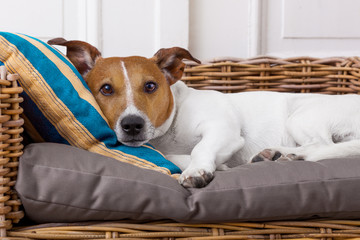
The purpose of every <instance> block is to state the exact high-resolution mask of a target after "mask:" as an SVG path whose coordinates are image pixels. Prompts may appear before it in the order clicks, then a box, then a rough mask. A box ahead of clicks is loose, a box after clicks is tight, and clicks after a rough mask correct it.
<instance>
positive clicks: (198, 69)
mask: <svg viewBox="0 0 360 240" xmlns="http://www.w3.org/2000/svg"><path fill="white" fill-rule="evenodd" d="M15 80H16V75H9V76H8V77H7V80H5V79H2V80H0V86H1V95H0V96H1V98H0V101H1V102H0V106H1V116H0V119H1V121H0V124H1V126H0V129H1V134H0V139H1V143H0V146H1V149H2V150H1V153H2V154H0V168H1V184H2V186H1V193H0V194H1V196H0V199H1V201H0V204H1V205H0V236H1V237H7V239H116V238H120V239H329V240H330V239H356V238H360V221H354V220H351V221H350V220H326V221H325V220H316V221H314V220H311V221H286V222H285V221H276V222H235V223H219V224H184V223H177V222H172V221H160V222H142V223H139V222H130V221H118V222H96V223H94V222H91V223H74V224H45V225H37V226H21V224H20V225H19V224H18V223H19V222H20V223H21V219H22V218H23V217H24V213H23V211H22V210H21V209H22V208H21V202H20V200H19V199H18V197H17V195H16V192H15V191H14V189H13V187H14V185H15V182H16V176H17V166H18V158H19V157H20V156H21V154H22V149H23V145H22V138H21V133H22V131H23V128H22V124H23V120H22V119H21V117H20V116H21V115H20V114H21V112H22V109H21V107H20V106H19V103H20V102H21V101H22V99H21V97H19V94H20V93H21V91H22V89H21V88H20V87H18V86H17V85H16V81H15ZM183 81H185V82H186V83H187V84H188V85H189V86H191V87H194V88H197V89H212V90H217V91H222V92H225V93H231V92H242V91H279V92H296V93H323V94H347V93H355V94H358V93H360V58H357V57H353V58H342V57H336V58H323V59H319V58H311V57H297V58H288V59H278V58H273V57H258V58H252V59H235V58H222V59H215V60H213V61H210V62H208V63H205V64H202V65H188V67H187V68H186V70H185V74H184V76H183Z"/></svg>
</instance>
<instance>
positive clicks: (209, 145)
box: [49, 38, 360, 187]
mask: <svg viewBox="0 0 360 240" xmlns="http://www.w3.org/2000/svg"><path fill="white" fill-rule="evenodd" d="M49 44H56V45H62V46H66V47H67V56H68V58H69V59H70V60H71V61H72V63H73V64H74V65H75V67H76V68H77V69H78V70H79V72H80V73H81V75H82V76H83V77H84V79H85V81H86V83H87V84H88V86H89V88H90V89H91V92H92V94H93V95H94V96H95V99H96V100H97V102H98V104H99V105H100V108H101V109H102V111H103V113H104V114H105V116H106V117H107V118H108V121H109V123H110V127H111V128H112V129H114V131H115V133H116V136H117V138H118V141H119V142H121V143H123V144H125V145H128V146H133V147H137V146H141V145H142V144H144V143H147V142H150V143H151V144H152V145H154V146H155V147H156V148H157V149H158V150H160V151H161V152H163V153H164V154H165V155H166V156H167V158H168V159H169V160H170V161H172V162H173V163H174V164H176V165H177V166H179V167H180V168H181V169H182V170H183V173H182V174H181V176H180V177H179V182H180V184H182V185H183V186H184V187H204V186H206V185H207V184H208V183H209V182H210V181H211V180H212V178H213V174H214V171H215V170H216V169H218V170H225V169H227V168H228V165H230V166H235V165H239V164H244V163H249V162H258V161H282V160H308V161H317V160H320V159H325V158H341V157H347V156H352V155H360V111H358V108H359V106H360V96H358V95H342V96H339V95H334V96H330V95H320V94H291V93H275V92H247V93H235V94H222V93H220V92H216V91H206V90H201V91H200V90H195V89H193V88H189V87H187V86H186V85H185V84H184V83H183V82H181V81H178V80H179V79H180V78H181V76H182V74H183V71H184V66H185V64H184V63H183V62H182V59H188V60H192V61H195V62H197V63H200V62H199V60H197V59H195V58H194V57H192V56H191V54H190V53H189V52H188V51H187V50H185V49H182V48H178V47H174V48H169V49H160V50H159V51H158V52H157V53H156V54H155V55H154V56H153V57H152V58H149V59H147V58H144V57H138V56H133V57H124V58H120V57H111V58H102V57H101V53H100V52H99V51H98V50H97V49H96V48H95V47H93V46H91V45H90V44H88V43H85V42H81V41H66V40H65V39H63V38H56V39H53V40H50V41H49Z"/></svg>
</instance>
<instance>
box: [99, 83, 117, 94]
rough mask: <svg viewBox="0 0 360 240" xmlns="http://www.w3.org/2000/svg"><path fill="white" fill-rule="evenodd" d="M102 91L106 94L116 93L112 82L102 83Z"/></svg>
mask: <svg viewBox="0 0 360 240" xmlns="http://www.w3.org/2000/svg"><path fill="white" fill-rule="evenodd" d="M100 92H101V93H102V94H103V95H104V96H110V95H112V94H113V93H114V89H113V88H112V86H111V85H110V84H104V85H102V87H101V88H100Z"/></svg>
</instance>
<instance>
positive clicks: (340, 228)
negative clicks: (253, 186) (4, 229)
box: [9, 221, 360, 240]
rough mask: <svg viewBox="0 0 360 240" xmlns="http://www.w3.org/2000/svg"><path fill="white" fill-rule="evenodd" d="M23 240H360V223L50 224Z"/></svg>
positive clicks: (19, 234) (25, 232)
mask: <svg viewBox="0 0 360 240" xmlns="http://www.w3.org/2000/svg"><path fill="white" fill-rule="evenodd" d="M9 237H12V238H14V239H15V238H21V239H164V240H165V239H168V240H172V239H188V240H190V239H192V240H195V239H199V240H222V239H293V240H295V239H303V240H304V239H307V240H332V239H360V221H299V222H297V221H290V222H266V223H224V224H182V223H175V222H151V223H143V224H136V223H126V222H103V223H83V224H81V223H78V224H68V225H65V224H47V225H39V226H35V227H29V228H23V229H22V230H21V231H11V232H9Z"/></svg>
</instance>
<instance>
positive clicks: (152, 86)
mask: <svg viewBox="0 0 360 240" xmlns="http://www.w3.org/2000/svg"><path fill="white" fill-rule="evenodd" d="M157 87H158V85H157V84H156V83H155V82H152V81H149V82H146V83H145V85H144V92H146V93H153V92H155V91H156V89H157Z"/></svg>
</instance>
